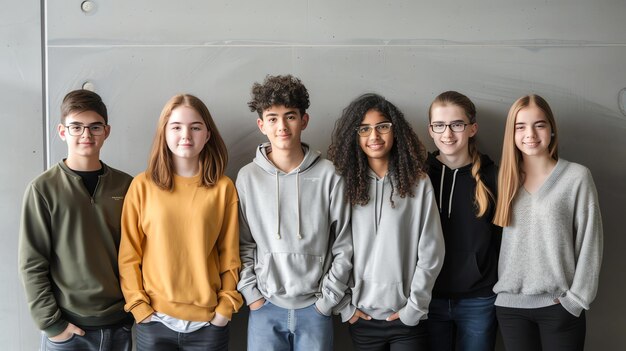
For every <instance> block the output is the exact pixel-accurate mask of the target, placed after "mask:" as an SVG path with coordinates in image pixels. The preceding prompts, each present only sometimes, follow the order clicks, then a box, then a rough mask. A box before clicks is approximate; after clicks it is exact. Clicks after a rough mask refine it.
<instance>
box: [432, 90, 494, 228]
mask: <svg viewBox="0 0 626 351" xmlns="http://www.w3.org/2000/svg"><path fill="white" fill-rule="evenodd" d="M448 105H452V106H457V107H459V108H460V109H462V110H463V113H465V116H466V117H467V119H468V121H469V123H470V124H474V123H476V106H474V103H473V102H472V100H470V99H469V98H468V97H467V96H465V95H463V94H461V93H459V92H456V91H445V92H443V93H441V94H439V95H438V96H437V97H436V98H435V100H433V102H432V103H431V104H430V108H429V109H428V121H429V122H430V121H432V111H433V107H436V106H448ZM468 152H469V155H470V157H471V158H472V170H471V171H472V177H473V178H474V181H476V190H475V191H474V205H475V206H476V217H478V218H480V217H482V216H484V215H485V214H486V213H487V210H489V205H490V204H492V203H494V202H495V198H494V195H493V193H492V192H491V190H489V188H488V187H487V185H486V184H485V182H484V181H483V179H482V177H481V176H480V167H481V160H480V156H481V155H480V152H478V147H477V146H476V136H473V137H471V138H469V140H468Z"/></svg>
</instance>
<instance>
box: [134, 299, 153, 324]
mask: <svg viewBox="0 0 626 351" xmlns="http://www.w3.org/2000/svg"><path fill="white" fill-rule="evenodd" d="M129 312H130V313H132V314H133V317H135V321H136V322H137V323H140V322H141V321H143V320H144V319H146V318H148V316H150V315H151V314H153V313H154V309H153V308H152V306H150V305H148V304H147V303H145V302H143V301H142V302H140V303H138V304H137V305H135V307H133V308H132V309H131V310H130V311H129Z"/></svg>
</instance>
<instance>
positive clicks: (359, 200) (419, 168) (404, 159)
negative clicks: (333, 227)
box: [328, 94, 426, 207]
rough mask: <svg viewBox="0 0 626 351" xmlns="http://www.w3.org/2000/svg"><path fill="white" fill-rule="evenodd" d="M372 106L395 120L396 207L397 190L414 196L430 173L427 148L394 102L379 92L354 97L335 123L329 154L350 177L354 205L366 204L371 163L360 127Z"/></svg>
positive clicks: (392, 172)
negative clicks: (363, 149)
mask: <svg viewBox="0 0 626 351" xmlns="http://www.w3.org/2000/svg"><path fill="white" fill-rule="evenodd" d="M370 110H375V111H378V112H380V113H381V114H382V115H383V116H385V118H387V119H388V120H389V121H390V122H391V123H392V131H393V146H392V148H391V151H390V152H389V174H390V179H391V189H392V190H391V194H390V195H389V201H390V202H391V206H392V207H393V206H394V202H393V194H394V191H397V192H398V194H399V195H400V197H401V198H404V197H406V196H409V197H413V196H414V189H415V185H416V184H417V183H418V182H419V180H420V178H421V177H422V176H424V175H425V174H426V173H425V161H426V149H425V148H424V146H423V145H422V143H421V142H420V141H419V139H418V137H417V134H415V132H414V131H413V128H411V125H410V124H409V123H408V122H407V121H406V119H405V118H404V114H402V112H401V111H400V110H399V109H398V108H397V107H396V106H395V105H394V104H392V103H391V102H389V101H387V100H386V99H385V98H384V97H382V96H380V95H377V94H365V95H361V96H360V97H358V98H356V99H355V100H354V101H352V102H351V103H350V105H348V107H346V108H345V109H344V110H343V114H342V116H341V118H339V119H338V120H337V122H336V123H335V129H334V131H333V135H332V143H331V145H330V147H329V150H328V158H329V159H330V160H331V161H332V162H333V163H334V164H335V168H336V169H337V172H338V173H339V174H340V175H342V176H343V177H344V179H345V181H346V185H347V186H346V195H347V196H348V198H349V199H350V203H351V204H352V205H353V206H354V205H366V204H367V203H368V202H369V200H370V198H369V184H370V182H369V181H368V170H369V163H368V161H367V156H366V155H365V153H364V152H363V151H362V150H361V147H360V146H359V140H358V135H357V127H358V126H359V125H360V124H361V122H362V121H363V118H365V114H366V113H367V112H368V111H370Z"/></svg>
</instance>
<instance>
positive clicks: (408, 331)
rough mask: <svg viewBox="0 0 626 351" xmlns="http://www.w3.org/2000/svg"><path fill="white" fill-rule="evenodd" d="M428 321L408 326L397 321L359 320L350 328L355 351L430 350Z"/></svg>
mask: <svg viewBox="0 0 626 351" xmlns="http://www.w3.org/2000/svg"><path fill="white" fill-rule="evenodd" d="M427 323H428V321H427V320H421V321H420V322H419V324H418V325H416V326H408V325H405V324H404V323H402V322H401V321H400V319H396V320H395V321H391V322H387V321H385V320H375V319H372V320H369V321H368V320H365V319H358V320H357V321H356V322H355V323H354V324H351V325H350V326H349V328H350V335H351V336H352V343H353V345H354V349H355V350H363V351H365V350H367V351H375V350H376V351H387V350H389V351H404V350H406V351H409V350H410V351H425V350H428V329H427V326H426V324H427Z"/></svg>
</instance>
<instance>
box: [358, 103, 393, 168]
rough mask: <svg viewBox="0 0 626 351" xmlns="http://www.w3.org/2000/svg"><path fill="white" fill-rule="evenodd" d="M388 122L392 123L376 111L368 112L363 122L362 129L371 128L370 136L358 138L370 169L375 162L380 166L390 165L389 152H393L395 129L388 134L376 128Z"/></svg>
mask: <svg viewBox="0 0 626 351" xmlns="http://www.w3.org/2000/svg"><path fill="white" fill-rule="evenodd" d="M386 122H391V121H390V120H389V119H387V117H385V116H384V115H383V114H381V113H380V112H378V111H376V110H369V111H367V113H366V114H365V117H363V121H361V125H360V126H361V127H364V126H369V127H371V134H370V135H368V136H357V138H358V140H359V146H360V147H361V150H363V152H364V153H365V155H366V156H367V160H368V163H369V164H370V167H371V166H372V165H373V163H374V162H376V163H379V164H380V163H383V164H385V165H386V166H388V165H389V152H391V148H392V147H393V127H391V130H390V131H389V132H388V133H386V134H382V133H380V132H379V131H378V130H377V128H375V127H376V125H378V124H380V123H386ZM355 133H356V131H355ZM372 168H374V167H372ZM385 168H387V167H385Z"/></svg>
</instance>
